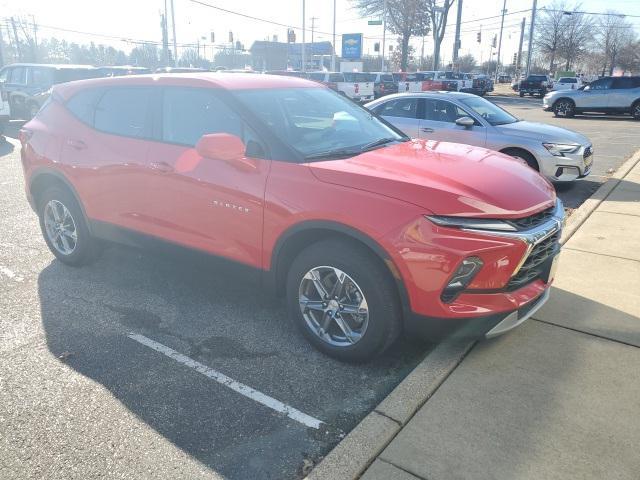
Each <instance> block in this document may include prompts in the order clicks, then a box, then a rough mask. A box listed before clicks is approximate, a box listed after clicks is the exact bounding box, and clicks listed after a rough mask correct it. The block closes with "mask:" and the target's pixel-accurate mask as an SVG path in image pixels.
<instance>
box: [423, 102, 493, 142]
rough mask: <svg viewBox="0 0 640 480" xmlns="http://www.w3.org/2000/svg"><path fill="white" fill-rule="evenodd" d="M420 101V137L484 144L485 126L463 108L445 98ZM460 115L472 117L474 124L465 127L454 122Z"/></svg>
mask: <svg viewBox="0 0 640 480" xmlns="http://www.w3.org/2000/svg"><path fill="white" fill-rule="evenodd" d="M422 101H423V102H424V105H423V106H422V108H420V111H421V113H422V119H421V120H420V138H424V139H428V140H438V141H441V142H453V143H466V144H468V145H475V146H478V147H484V146H485V144H486V129H485V127H483V126H482V124H481V123H480V122H479V121H478V120H477V119H476V118H475V117H474V116H473V115H471V114H470V113H469V112H467V111H466V110H465V109H463V108H462V107H460V106H458V105H456V104H454V103H453V102H449V101H447V100H440V99H435V98H424V99H422ZM461 117H471V118H473V119H474V121H475V124H474V126H473V127H470V128H467V127H463V126H460V125H458V124H456V120H457V119H458V118H461Z"/></svg>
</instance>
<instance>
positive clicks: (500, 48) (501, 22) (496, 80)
mask: <svg viewBox="0 0 640 480" xmlns="http://www.w3.org/2000/svg"><path fill="white" fill-rule="evenodd" d="M505 13H507V0H504V1H503V3H502V20H501V21H500V40H498V58H496V78H495V82H496V83H498V72H499V71H500V51H501V50H502V30H503V28H504V14H505Z"/></svg>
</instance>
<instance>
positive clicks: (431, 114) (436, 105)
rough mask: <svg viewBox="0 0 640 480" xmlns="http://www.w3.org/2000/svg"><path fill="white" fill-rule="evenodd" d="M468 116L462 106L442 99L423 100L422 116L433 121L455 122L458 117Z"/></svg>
mask: <svg viewBox="0 0 640 480" xmlns="http://www.w3.org/2000/svg"><path fill="white" fill-rule="evenodd" d="M468 116H470V115H469V114H468V113H467V112H465V111H464V110H463V109H462V108H460V107H458V106H457V105H454V104H453V103H451V102H446V101H444V100H430V99H426V98H425V100H424V118H425V120H431V121H434V122H448V123H455V121H456V120H457V119H458V118H460V117H468ZM472 118H473V117H472Z"/></svg>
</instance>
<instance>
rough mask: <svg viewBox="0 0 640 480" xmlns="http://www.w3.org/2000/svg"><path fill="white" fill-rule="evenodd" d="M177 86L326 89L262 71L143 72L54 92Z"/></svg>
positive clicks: (83, 82)
mask: <svg viewBox="0 0 640 480" xmlns="http://www.w3.org/2000/svg"><path fill="white" fill-rule="evenodd" d="M155 85H160V86H180V87H200V88H219V89H223V90H249V89H262V88H264V89H268V88H325V87H322V86H319V84H318V83H317V82H313V81H310V80H306V79H303V78H296V77H287V76H281V75H263V74H261V73H218V72H193V73H152V74H144V75H134V76H124V77H110V78H93V79H88V80H78V81H75V82H68V83H63V84H60V85H57V86H56V87H55V91H56V93H57V94H59V95H61V96H62V97H63V98H65V99H66V98H69V97H71V96H72V95H73V94H74V93H76V91H79V90H83V89H85V88H93V87H96V88H97V87H116V86H118V87H125V86H155Z"/></svg>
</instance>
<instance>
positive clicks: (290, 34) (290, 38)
mask: <svg viewBox="0 0 640 480" xmlns="http://www.w3.org/2000/svg"><path fill="white" fill-rule="evenodd" d="M287 42H289V43H296V32H295V31H294V30H293V28H290V29H289V30H287Z"/></svg>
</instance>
